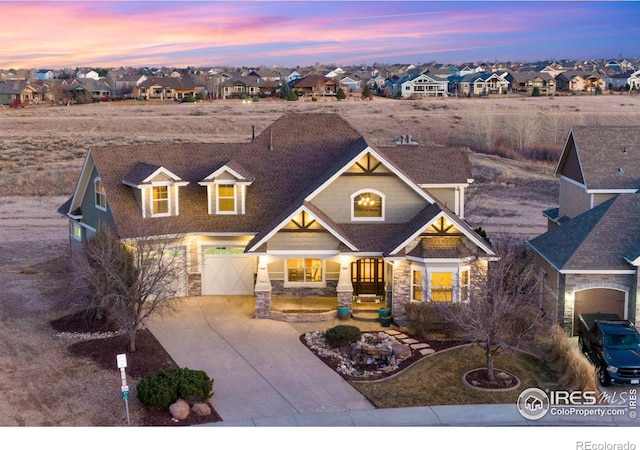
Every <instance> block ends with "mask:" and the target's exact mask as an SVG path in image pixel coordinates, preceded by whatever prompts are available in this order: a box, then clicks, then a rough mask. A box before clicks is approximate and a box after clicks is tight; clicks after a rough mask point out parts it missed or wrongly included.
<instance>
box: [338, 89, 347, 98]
mask: <svg viewBox="0 0 640 450" xmlns="http://www.w3.org/2000/svg"><path fill="white" fill-rule="evenodd" d="M336 98H337V99H338V100H344V99H345V98H347V94H345V93H344V90H343V89H342V88H338V92H336Z"/></svg>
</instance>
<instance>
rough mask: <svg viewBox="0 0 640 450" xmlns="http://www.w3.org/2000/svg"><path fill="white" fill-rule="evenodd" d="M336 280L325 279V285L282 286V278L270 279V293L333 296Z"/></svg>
mask: <svg viewBox="0 0 640 450" xmlns="http://www.w3.org/2000/svg"><path fill="white" fill-rule="evenodd" d="M337 286H338V280H327V282H326V286H325V287H319V288H313V287H294V288H289V287H287V288H286V287H284V281H283V280H271V287H272V290H271V293H272V294H273V295H274V296H280V297H335V296H336V288H337Z"/></svg>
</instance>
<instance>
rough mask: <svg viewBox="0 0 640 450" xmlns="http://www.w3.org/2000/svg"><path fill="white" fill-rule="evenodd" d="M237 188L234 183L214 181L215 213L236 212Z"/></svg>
mask: <svg viewBox="0 0 640 450" xmlns="http://www.w3.org/2000/svg"><path fill="white" fill-rule="evenodd" d="M237 204H238V201H237V189H236V184H235V183H220V184H218V183H216V214H237V213H238V209H237Z"/></svg>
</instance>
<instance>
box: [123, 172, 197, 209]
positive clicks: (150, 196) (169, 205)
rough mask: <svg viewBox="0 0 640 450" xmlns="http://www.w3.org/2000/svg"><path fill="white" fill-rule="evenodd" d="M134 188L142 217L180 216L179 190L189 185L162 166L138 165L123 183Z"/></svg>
mask: <svg viewBox="0 0 640 450" xmlns="http://www.w3.org/2000/svg"><path fill="white" fill-rule="evenodd" d="M122 183H123V184H125V185H127V186H131V187H132V188H134V195H135V197H136V200H137V201H138V205H139V207H140V209H141V211H142V217H145V218H146V217H165V216H177V215H179V214H180V208H179V206H180V205H179V198H180V196H179V189H180V187H182V186H186V185H188V184H189V182H188V181H183V180H182V179H181V178H180V177H178V176H177V175H175V174H174V173H172V172H171V171H169V170H167V169H166V168H164V167H162V166H156V165H152V164H147V163H142V162H139V163H136V164H135V165H134V166H133V167H132V168H131V170H130V171H129V173H128V174H127V175H126V176H125V179H124V180H123V181H122Z"/></svg>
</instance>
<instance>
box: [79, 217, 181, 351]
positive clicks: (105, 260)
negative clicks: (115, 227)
mask: <svg viewBox="0 0 640 450" xmlns="http://www.w3.org/2000/svg"><path fill="white" fill-rule="evenodd" d="M159 235H160V236H168V235H169V233H167V232H165V233H161V234H159ZM140 236H146V234H144V233H140ZM157 236H158V234H156V237H141V238H137V239H136V240H135V241H132V242H123V241H121V240H120V239H119V238H118V237H117V236H116V234H115V233H114V232H113V231H112V230H111V229H110V228H108V227H100V228H98V230H97V231H96V233H95V235H93V236H92V237H91V238H90V239H89V241H88V242H87V243H86V244H85V245H84V247H83V249H82V251H81V252H80V253H79V254H77V255H76V257H75V258H74V260H73V269H72V270H73V273H72V276H73V281H72V286H73V289H72V291H73V293H74V297H76V298H78V299H79V300H81V301H82V304H81V305H77V306H79V307H82V308H83V309H94V310H98V311H103V312H104V313H105V314H106V315H107V316H108V317H109V318H110V319H111V320H112V321H113V322H115V323H116V324H117V325H119V326H120V327H121V329H122V330H124V332H125V333H126V334H127V337H128V349H129V351H130V352H135V351H136V335H137V332H138V331H139V330H140V329H141V327H142V325H143V322H144V320H145V319H147V318H148V317H151V316H153V315H162V314H164V313H168V312H172V311H174V310H175V309H176V307H177V305H178V299H176V296H177V294H178V291H179V289H180V288H179V281H180V278H181V276H182V271H183V270H184V261H183V255H182V254H181V252H180V251H179V249H178V248H177V247H176V244H175V238H172V239H169V238H164V237H160V238H158V237H157ZM78 294H80V295H78Z"/></svg>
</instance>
